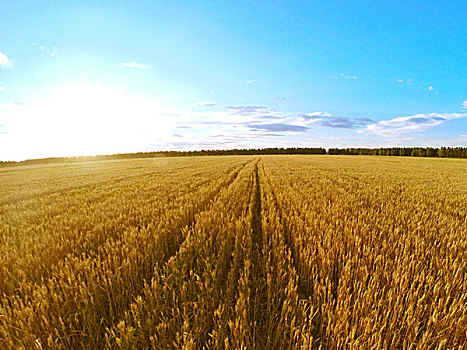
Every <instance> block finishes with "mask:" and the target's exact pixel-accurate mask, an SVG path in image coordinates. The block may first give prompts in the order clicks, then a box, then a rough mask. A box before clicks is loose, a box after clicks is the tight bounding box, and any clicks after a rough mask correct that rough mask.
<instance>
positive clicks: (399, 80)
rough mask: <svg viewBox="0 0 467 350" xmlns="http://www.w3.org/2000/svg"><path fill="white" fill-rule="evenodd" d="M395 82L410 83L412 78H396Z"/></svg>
mask: <svg viewBox="0 0 467 350" xmlns="http://www.w3.org/2000/svg"><path fill="white" fill-rule="evenodd" d="M397 82H398V83H401V84H410V83H411V82H412V79H400V78H399V79H397Z"/></svg>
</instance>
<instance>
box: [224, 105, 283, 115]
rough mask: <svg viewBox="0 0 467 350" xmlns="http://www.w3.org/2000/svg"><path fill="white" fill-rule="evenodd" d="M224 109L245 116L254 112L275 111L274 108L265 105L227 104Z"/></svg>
mask: <svg viewBox="0 0 467 350" xmlns="http://www.w3.org/2000/svg"><path fill="white" fill-rule="evenodd" d="M226 109H228V110H229V111H231V114H234V115H240V116H247V115H252V114H256V113H263V114H266V113H272V112H274V111H275V109H274V108H271V107H266V106H227V107H226Z"/></svg>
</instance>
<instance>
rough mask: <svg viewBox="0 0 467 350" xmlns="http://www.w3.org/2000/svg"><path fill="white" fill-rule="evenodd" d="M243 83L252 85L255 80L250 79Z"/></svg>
mask: <svg viewBox="0 0 467 350" xmlns="http://www.w3.org/2000/svg"><path fill="white" fill-rule="evenodd" d="M245 83H247V84H253V83H256V80H254V79H252V80H247V81H245Z"/></svg>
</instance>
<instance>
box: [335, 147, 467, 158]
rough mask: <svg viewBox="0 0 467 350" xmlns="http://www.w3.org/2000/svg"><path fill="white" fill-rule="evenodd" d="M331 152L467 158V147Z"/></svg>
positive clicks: (348, 149) (339, 151)
mask: <svg viewBox="0 0 467 350" xmlns="http://www.w3.org/2000/svg"><path fill="white" fill-rule="evenodd" d="M328 153H329V154H347V155H371V156H403V157H439V158H467V147H441V148H433V147H391V148H330V149H329V151H328Z"/></svg>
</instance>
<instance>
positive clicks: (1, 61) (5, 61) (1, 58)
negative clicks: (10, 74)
mask: <svg viewBox="0 0 467 350" xmlns="http://www.w3.org/2000/svg"><path fill="white" fill-rule="evenodd" d="M0 67H3V68H13V62H11V60H10V59H9V58H8V56H7V55H5V54H4V53H3V52H1V51H0Z"/></svg>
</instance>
